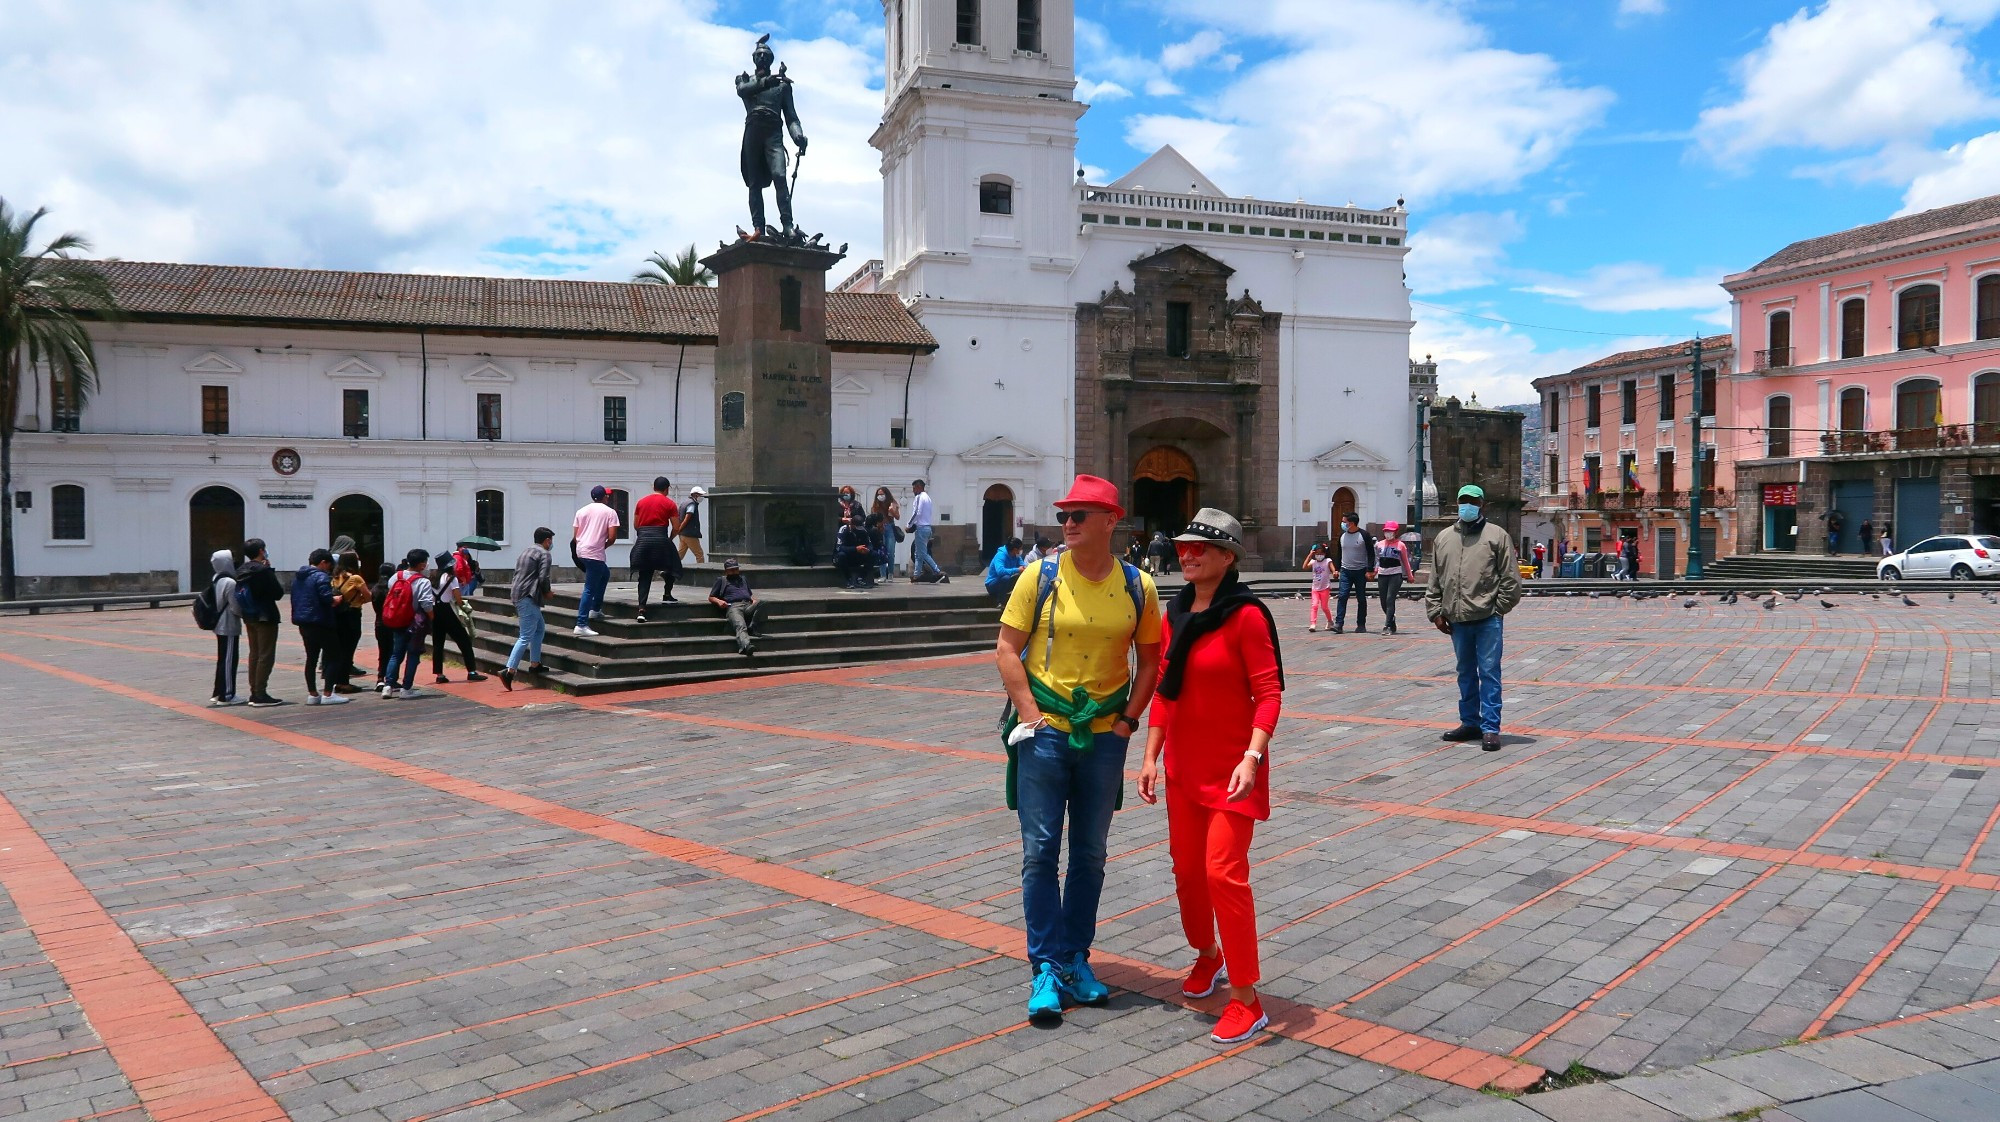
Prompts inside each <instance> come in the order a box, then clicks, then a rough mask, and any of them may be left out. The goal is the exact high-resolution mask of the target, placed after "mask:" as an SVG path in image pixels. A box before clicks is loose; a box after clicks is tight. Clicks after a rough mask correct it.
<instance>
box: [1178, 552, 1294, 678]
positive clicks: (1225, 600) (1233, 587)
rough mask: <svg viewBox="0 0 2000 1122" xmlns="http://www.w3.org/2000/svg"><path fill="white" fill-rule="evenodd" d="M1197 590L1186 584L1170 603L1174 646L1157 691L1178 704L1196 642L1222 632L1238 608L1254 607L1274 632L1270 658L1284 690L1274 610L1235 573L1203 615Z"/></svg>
mask: <svg viewBox="0 0 2000 1122" xmlns="http://www.w3.org/2000/svg"><path fill="white" fill-rule="evenodd" d="M1194 593H1195V588H1194V585H1192V584H1184V585H1182V586H1181V590H1180V591H1179V592H1176V593H1175V594H1174V598H1173V599H1172V600H1170V601H1168V603H1167V624H1168V626H1169V627H1170V628H1172V630H1173V633H1174V643H1173V646H1171V647H1169V648H1168V649H1167V669H1166V673H1165V674H1163V675H1161V676H1160V688H1159V690H1158V691H1157V692H1158V693H1159V695H1160V696H1161V697H1164V698H1166V699H1167V700H1168V701H1176V700H1178V699H1179V698H1180V695H1181V673H1182V671H1183V670H1184V669H1185V668H1186V666H1187V654H1188V652H1189V651H1190V650H1192V649H1194V641H1195V640H1196V639H1199V638H1201V637H1202V636H1203V635H1206V634H1208V633H1209V632H1211V631H1214V630H1216V629H1218V628H1220V627H1221V626H1222V625H1223V623H1224V622H1226V621H1227V620H1228V619H1229V617H1230V616H1231V615H1232V614H1233V613H1235V611H1236V610H1237V609H1238V608H1247V607H1255V608H1256V609H1257V610H1258V611H1260V612H1262V613H1264V626H1265V627H1267V628H1269V629H1270V632H1271V655H1272V657H1273V658H1275V659H1277V662H1278V688H1279V689H1281V690H1282V689H1284V688H1285V655H1284V651H1283V650H1282V649H1281V648H1280V647H1279V646H1278V623H1277V621H1276V620H1274V619H1272V618H1271V609H1270V608H1269V607H1266V606H1265V604H1264V601H1262V600H1259V599H1258V598H1257V594H1256V593H1254V592H1252V591H1250V589H1249V588H1247V587H1245V586H1244V584H1243V581H1242V579H1241V578H1240V577H1239V576H1238V575H1237V573H1236V570H1235V569H1233V568H1232V569H1230V570H1229V575H1228V576H1225V577H1223V578H1222V583H1221V584H1220V585H1218V586H1217V587H1216V589H1215V597H1214V599H1212V600H1210V601H1209V603H1208V607H1207V608H1206V609H1204V610H1203V611H1201V612H1196V611H1195V610H1194Z"/></svg>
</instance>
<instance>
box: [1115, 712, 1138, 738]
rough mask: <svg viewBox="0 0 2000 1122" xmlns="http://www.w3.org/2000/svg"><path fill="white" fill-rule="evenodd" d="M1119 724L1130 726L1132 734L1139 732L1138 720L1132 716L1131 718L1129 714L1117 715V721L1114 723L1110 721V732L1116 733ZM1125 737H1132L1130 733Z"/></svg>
mask: <svg viewBox="0 0 2000 1122" xmlns="http://www.w3.org/2000/svg"><path fill="white" fill-rule="evenodd" d="M1120 724H1127V725H1131V726H1132V732H1138V731H1139V718H1137V717H1134V716H1133V715H1131V714H1130V713H1120V714H1118V718H1117V720H1114V721H1112V722H1111V731H1112V732H1117V731H1118V726H1119V725H1120ZM1125 735H1126V736H1130V735H1132V733H1126V734H1125Z"/></svg>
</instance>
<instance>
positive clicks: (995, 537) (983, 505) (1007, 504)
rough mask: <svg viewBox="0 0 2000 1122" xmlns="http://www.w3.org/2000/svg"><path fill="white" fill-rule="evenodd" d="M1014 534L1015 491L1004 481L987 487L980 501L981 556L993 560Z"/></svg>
mask: <svg viewBox="0 0 2000 1122" xmlns="http://www.w3.org/2000/svg"><path fill="white" fill-rule="evenodd" d="M1013 536H1014V492H1013V490H1012V489H1011V488H1009V487H1008V486H1007V485H1006V484H1004V483H995V484H994V485H993V486H991V487H988V488H987V489H986V497H985V498H984V499H982V500H980V503H979V557H980V560H982V561H992V560H993V555H994V554H995V553H996V552H998V551H999V549H1000V547H1001V546H1003V545H1006V544H1007V541H1008V539H1010V538H1012V537H1013Z"/></svg>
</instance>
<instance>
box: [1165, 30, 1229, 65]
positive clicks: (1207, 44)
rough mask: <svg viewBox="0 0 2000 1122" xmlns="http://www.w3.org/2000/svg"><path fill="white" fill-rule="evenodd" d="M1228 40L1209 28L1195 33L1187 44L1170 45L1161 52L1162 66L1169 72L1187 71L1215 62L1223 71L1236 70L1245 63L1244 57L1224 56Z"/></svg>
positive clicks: (1220, 33)
mask: <svg viewBox="0 0 2000 1122" xmlns="http://www.w3.org/2000/svg"><path fill="white" fill-rule="evenodd" d="M1227 42H1228V40H1226V39H1224V38H1223V37H1222V32H1220V31H1217V30H1215V29H1214V28H1212V27H1211V28H1208V29H1206V30H1203V31H1198V32H1196V33H1195V35H1194V37H1193V38H1191V39H1188V40H1186V41H1185V42H1180V43H1172V44H1169V45H1168V46H1167V47H1166V48H1165V49H1163V50H1162V51H1160V65H1161V66H1162V67H1163V68H1165V69H1167V70H1186V69H1187V68H1188V67H1190V66H1194V65H1197V64H1199V63H1203V62H1208V61H1211V60H1213V61H1214V63H1215V65H1216V66H1217V67H1218V68H1219V69H1222V70H1234V69H1236V68H1237V66H1239V65H1241V64H1242V62H1243V56H1242V55H1237V54H1224V53H1223V51H1222V48H1223V45H1224V44H1225V43H1227Z"/></svg>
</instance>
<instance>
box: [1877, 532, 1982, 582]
mask: <svg viewBox="0 0 2000 1122" xmlns="http://www.w3.org/2000/svg"><path fill="white" fill-rule="evenodd" d="M1875 575H1876V576H1878V577H1880V578H1882V579H1883V580H1905V579H1907V580H1945V579H1947V578H1949V579H1951V580H1973V579H1976V578H1982V577H2000V538H1996V537H1990V536H1987V535H1983V534H1980V535H1974V534H1966V535H1964V536H1962V537H1961V536H1959V535H1957V534H1944V535H1942V536H1939V537H1935V538H1925V539H1924V540H1923V541H1920V542H1918V543H1917V544H1915V545H1913V546H1911V547H1910V548H1908V549H1906V550H1904V551H1903V552H1901V553H1898V554H1896V555H1894V556H1892V557H1884V558H1883V559H1882V561H1881V563H1880V564H1878V565H1876V566H1875Z"/></svg>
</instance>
